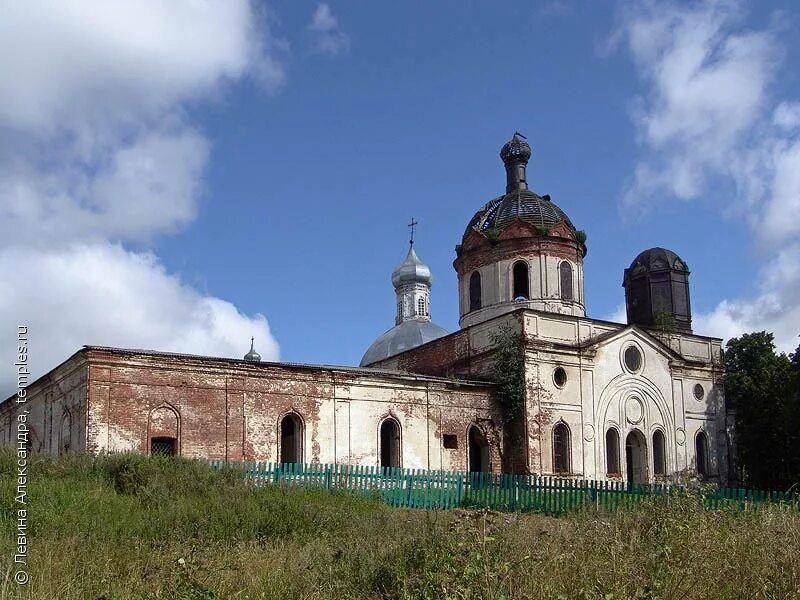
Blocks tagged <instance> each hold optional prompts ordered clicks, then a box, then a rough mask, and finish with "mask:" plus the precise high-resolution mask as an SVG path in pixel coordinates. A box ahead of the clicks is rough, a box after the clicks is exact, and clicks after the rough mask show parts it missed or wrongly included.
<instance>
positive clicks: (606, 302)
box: [0, 0, 800, 370]
mask: <svg viewBox="0 0 800 600" xmlns="http://www.w3.org/2000/svg"><path fill="white" fill-rule="evenodd" d="M108 4H109V5H114V4H115V3H113V2H112V3H108ZM95 8H96V7H93V6H92V5H91V3H88V2H87V3H85V4H84V3H81V2H76V3H75V5H74V7H72V8H69V9H65V8H63V7H58V8H56V7H55V6H54V7H53V8H52V10H50V11H45V12H46V13H47V14H46V16H45V17H44V18H42V17H41V15H40V16H39V17H40V18H36V15H31V14H30V13H29V12H28V13H26V11H25V9H24V8H17V9H15V10H14V11H13V12H14V14H12V15H11V16H10V17H9V18H8V19H6V26H5V27H7V28H8V29H7V30H6V31H5V32H3V31H2V28H3V26H2V25H0V38H5V39H6V41H5V42H0V51H2V52H0V53H1V54H3V55H4V57H3V58H2V59H0V62H4V63H5V64H4V65H3V67H4V68H3V69H2V72H4V73H5V75H4V78H5V79H6V81H5V82H4V85H3V86H2V88H3V89H5V90H6V91H5V92H3V91H0V130H2V133H4V134H5V135H4V140H5V141H4V142H0V210H2V211H3V214H4V220H5V221H6V232H5V233H6V235H5V236H4V237H5V238H6V240H7V241H6V242H4V243H3V244H4V245H3V246H2V247H0V262H2V263H3V264H4V267H5V268H6V269H12V270H13V269H17V270H18V272H19V271H24V272H25V273H26V280H27V281H28V285H27V286H24V289H18V286H17V285H16V283H18V280H15V279H12V278H11V277H10V276H7V277H6V280H5V281H0V289H3V290H4V291H5V292H6V294H4V296H5V297H6V301H5V303H0V315H2V321H3V325H4V330H9V331H10V332H13V329H12V328H13V327H15V326H16V324H17V323H18V322H20V321H24V322H26V323H29V324H30V326H31V328H32V339H33V340H38V342H36V343H37V344H38V347H39V348H41V351H40V354H39V356H40V365H39V367H40V370H44V369H46V368H50V367H52V366H53V365H54V364H56V363H57V362H60V360H63V359H64V358H66V357H67V356H68V355H69V354H71V352H73V351H74V350H76V349H77V348H78V347H79V346H80V345H81V344H84V343H94V344H108V345H116V346H135V347H149V348H156V349H164V350H178V351H186V352H199V353H206V354H216V355H232V356H238V355H242V354H244V352H246V350H247V347H248V341H249V337H250V335H251V334H252V335H255V336H256V347H257V348H258V349H259V350H260V351H261V352H262V354H264V355H265V358H278V357H279V358H280V359H281V360H287V361H298V362H311V363H329V364H357V363H358V361H359V360H360V357H361V355H362V353H363V352H364V350H365V349H366V348H367V347H368V346H369V344H370V343H371V342H372V341H373V340H374V339H375V338H376V337H377V336H378V335H379V334H381V333H382V332H384V331H385V330H386V329H388V328H389V327H390V326H391V325H392V324H393V314H394V310H393V306H394V303H393V297H394V296H393V290H392V287H391V283H390V274H391V271H392V270H393V269H394V267H395V266H396V265H397V264H398V263H399V262H400V261H401V260H402V259H403V257H404V255H405V252H406V250H407V240H408V228H407V227H406V224H407V223H408V222H409V220H410V219H411V217H412V216H413V217H415V218H416V219H417V220H418V221H419V222H420V225H419V228H418V233H417V240H418V243H417V250H418V253H419V254H420V256H421V258H422V259H423V260H425V261H426V262H427V263H428V264H429V265H430V267H431V269H432V271H433V273H434V277H435V282H434V288H433V296H432V314H433V319H434V321H435V322H437V323H438V324H440V325H441V326H443V327H445V328H446V329H448V330H450V331H453V330H455V329H456V328H457V319H458V314H457V299H456V280H455V273H454V271H453V268H452V261H453V259H454V258H455V253H454V247H455V245H456V244H458V243H459V242H460V239H461V236H462V234H463V232H464V228H465V226H466V224H467V222H468V221H469V219H470V217H471V216H472V215H473V214H474V212H475V211H476V210H477V209H478V208H479V207H480V206H481V205H482V204H483V203H485V202H486V201H488V200H489V199H491V198H493V197H495V196H497V195H499V194H500V193H502V192H503V190H504V172H503V168H502V164H501V162H500V160H499V157H498V151H499V149H500V147H501V146H502V144H503V143H504V142H505V141H506V140H507V139H508V138H509V137H510V136H511V134H513V132H514V131H515V130H519V131H520V132H522V133H524V134H525V135H526V136H528V139H529V141H530V143H531V145H532V147H533V158H532V160H531V163H530V165H529V181H530V185H531V187H532V189H534V190H535V191H537V192H538V193H540V194H544V193H549V194H550V195H551V196H552V198H553V201H554V202H555V203H557V204H558V205H559V206H560V207H561V208H562V209H564V210H565V211H566V212H567V213H568V214H569V215H570V217H571V219H572V221H573V222H574V223H575V225H576V226H577V227H578V228H579V229H584V230H586V232H587V234H588V240H587V245H588V248H589V253H588V255H587V257H586V263H585V273H586V298H587V311H588V313H589V315H590V316H593V317H598V318H611V317H612V316H614V315H617V316H618V315H619V310H620V307H621V305H622V302H623V290H622V288H621V280H622V272H623V269H624V268H625V267H626V266H627V265H628V264H629V263H630V261H631V260H632V259H633V258H634V257H635V256H636V254H637V253H638V252H640V251H641V250H643V249H645V248H648V247H651V246H664V247H668V248H671V249H673V250H675V251H676V252H678V253H679V254H680V255H681V256H682V257H683V258H684V259H685V260H686V261H687V262H688V264H689V266H690V268H691V271H692V275H691V279H690V284H691V295H692V306H693V312H694V315H695V329H696V331H698V332H700V333H705V334H709V335H717V336H719V337H728V336H730V335H736V334H737V333H740V332H742V331H751V330H755V329H762V328H767V329H771V330H775V331H776V332H777V333H778V336H779V342H780V343H781V346H782V348H783V349H785V350H791V349H794V347H796V346H797V334H798V332H800V310H799V309H798V307H797V304H796V301H795V298H796V297H797V295H796V293H797V291H798V290H800V272H798V271H800V264H799V263H800V248H798V245H797V241H796V239H797V233H798V231H800V217H798V214H800V180H799V178H800V175H798V173H800V133H799V132H798V130H799V129H800V104H798V100H800V81H799V80H798V72H797V70H796V69H793V68H791V65H796V64H797V63H798V58H799V57H800V47H798V41H797V39H796V36H793V35H792V32H793V31H796V29H797V25H798V23H797V21H798V18H800V14H798V11H797V8H796V5H795V4H794V3H791V2H758V3H746V2H733V1H723V0H718V1H709V2H705V3H681V2H675V3H670V2H659V3H648V2H591V3H589V2H568V1H566V0H563V1H559V2H538V3H533V2H508V3H502V4H498V3H463V2H439V3H428V2H404V3H353V2H350V3H344V2H342V3H339V2H329V3H327V4H320V3H311V2H308V3H307V2H290V1H288V0H287V1H279V2H270V3H269V4H267V5H263V4H260V3H259V4H257V5H256V4H253V5H251V4H248V3H247V2H245V1H243V0H242V1H240V2H230V3H218V4H213V5H211V4H209V5H207V6H205V7H202V6H201V7H200V8H198V7H197V6H194V7H192V6H191V5H190V4H189V3H186V4H184V3H181V2H174V3H167V4H166V5H165V4H161V3H158V2H155V1H153V2H142V3H140V4H137V5H136V6H135V7H134V6H127V7H125V8H123V5H122V4H121V5H118V6H111V7H110V8H108V9H104V10H101V11H98V10H95ZM90 9H92V10H90ZM98 13H99V14H98ZM120 13H122V14H120ZM123 24H125V26H124V27H123ZM21 29H24V30H25V31H27V32H28V34H27V35H26V36H25V37H24V38H23V37H22V36H21V35H19V34H13V31H20V30H21ZM3 33H5V34H6V35H5V36H4V35H2V34H3ZM9 36H10V39H9ZM4 44H5V45H6V46H7V47H3V45H4ZM55 69H58V72H57V73H55V74H54V73H50V72H49V70H53V71H54V72H55ZM54 78H55V83H54V82H53V79H54ZM10 86H11V87H13V88H14V89H15V90H16V91H13V92H11V91H8V89H9V87H10ZM20 231H25V232H26V233H27V234H28V235H20ZM15 232H16V233H15ZM7 272H8V271H7ZM2 286H4V287H2ZM0 302H1V301H0ZM12 334H13V333H9V334H8V336H10V335H12Z"/></svg>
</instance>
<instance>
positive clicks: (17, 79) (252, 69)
mask: <svg viewBox="0 0 800 600" xmlns="http://www.w3.org/2000/svg"><path fill="white" fill-rule="evenodd" d="M259 25H260V27H259ZM261 29H263V24H260V23H259V22H258V20H257V18H256V15H255V13H254V11H253V8H252V7H251V5H250V3H249V2H247V1H246V0H230V1H226V2H204V3H198V2H193V1H191V0H170V1H168V2H165V1H162V0H140V1H137V2H127V1H125V0H106V1H104V2H96V1H93V0H73V1H70V2H54V3H48V4H47V5H46V7H43V6H42V5H38V8H37V5H31V4H29V3H14V2H9V3H4V5H3V19H0V73H4V74H5V75H4V79H5V81H4V82H3V85H2V86H0V124H3V125H5V126H9V127H12V128H22V129H25V130H27V131H39V130H44V131H45V132H49V131H51V130H52V129H67V130H75V129H82V128H88V129H94V128H96V127H97V126H98V125H100V124H103V123H107V122H108V121H115V122H116V121H121V122H124V121H125V120H127V119H134V120H136V119H140V118H142V117H143V116H154V115H160V114H161V113H163V112H164V111H165V110H170V109H172V108H174V106H175V104H176V103H179V102H181V101H183V100H186V99H188V98H192V97H197V96H198V95H201V94H204V93H208V92H209V91H213V90H214V89H215V88H216V87H217V86H218V85H219V84H220V83H222V82H224V81H226V80H233V79H236V78H239V77H241V76H243V75H246V74H251V73H260V74H262V76H263V77H264V80H265V83H267V84H268V85H277V84H279V83H280V82H281V81H282V79H283V69H282V67H281V65H280V63H279V62H277V61H276V60H274V59H273V58H272V57H271V56H270V55H269V54H268V53H267V52H266V50H267V49H268V48H269V44H268V43H267V42H265V41H264V38H263V37H262V34H261Z"/></svg>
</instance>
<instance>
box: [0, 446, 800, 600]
mask: <svg viewBox="0 0 800 600" xmlns="http://www.w3.org/2000/svg"><path fill="white" fill-rule="evenodd" d="M14 463H15V459H14V457H13V455H11V454H8V453H3V454H0V470H1V471H2V472H3V473H4V474H5V475H8V474H10V473H13V472H14V470H15V469H14ZM29 475H30V483H29V486H30V487H29V491H30V496H29V501H30V504H29V507H28V508H29V518H30V525H31V529H30V531H29V533H30V546H29V548H30V559H31V569H30V572H31V576H32V580H31V583H30V584H29V586H28V587H27V588H24V589H22V588H18V587H17V586H16V584H15V583H13V580H12V579H11V577H10V576H9V574H10V573H9V571H8V569H9V568H10V565H9V563H8V562H7V565H9V566H7V567H6V568H7V574H6V577H5V578H4V581H3V583H2V584H0V597H4V598H5V597H12V598H43V599H48V600H49V599H50V598H59V599H65V600H72V599H79V598H80V599H84V598H107V599H111V598H114V599H119V600H123V599H128V598H191V599H211V598H229V597H241V598H248V597H249V598H266V599H270V598H286V599H290V598H302V597H314V598H320V599H327V598H330V599H334V598H335V599H339V598H342V599H356V598H369V599H373V598H374V599H378V598H385V599H405V598H409V599H410V598H453V599H461V598H473V599H478V598H480V599H494V600H500V599H505V600H517V599H519V600H522V599H532V598H797V597H798V591H797V589H798V586H797V585H796V580H795V579H793V578H794V577H796V575H794V574H796V573H799V572H800V516H798V514H797V512H796V511H790V510H786V509H781V508H778V507H774V506H769V505H765V506H764V507H763V508H762V509H760V510H759V511H757V512H738V511H717V512H709V511H706V510H704V509H703V508H702V494H703V493H704V492H703V490H699V491H697V492H676V493H674V494H672V495H670V496H667V497H652V498H649V499H647V500H644V501H643V502H642V503H641V504H640V506H639V507H638V508H637V509H636V510H632V511H629V512H618V513H605V512H602V511H594V510H593V511H586V512H578V513H573V514H570V515H567V516H565V517H561V518H551V517H543V516H540V515H534V514H508V513H497V512H493V511H488V510H482V511H474V510H454V511H449V512H437V511H414V510H403V509H391V508H388V507H386V506H384V505H383V504H381V503H380V502H379V501H377V500H373V499H369V498H364V497H358V496H353V495H350V494H346V493H330V492H324V491H321V490H303V489H287V488H282V487H265V488H253V487H251V486H249V485H248V484H247V483H246V482H245V481H244V478H243V477H242V473H241V472H240V471H237V470H233V469H232V470H227V471H221V472H220V471H214V470H213V469H211V468H210V467H209V466H208V465H207V464H206V463H203V462H200V461H189V460H181V459H170V458H158V457H154V458H146V457H141V456H134V455H117V456H99V457H92V456H87V455H83V456H81V455H73V456H65V457H62V458H58V459H52V458H47V457H42V456H34V457H32V458H31V461H30V464H29ZM2 485H3V493H2V504H0V506H2V512H1V513H0V515H1V516H0V521H2V528H3V531H4V535H3V538H2V539H3V551H4V552H5V556H7V557H10V556H11V555H13V553H14V548H13V541H14V540H13V533H14V531H15V527H16V521H15V517H16V514H15V512H14V511H15V509H16V506H15V505H14V503H13V492H14V490H15V481H13V480H12V478H11V477H10V476H6V477H4V478H3V484H2ZM9 499H10V500H9Z"/></svg>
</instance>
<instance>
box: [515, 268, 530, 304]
mask: <svg viewBox="0 0 800 600" xmlns="http://www.w3.org/2000/svg"><path fill="white" fill-rule="evenodd" d="M530 297H531V292H530V285H529V282H528V263H526V262H523V261H519V262H517V263H516V264H514V295H513V299H514V300H517V299H524V300H528V299H529V298H530Z"/></svg>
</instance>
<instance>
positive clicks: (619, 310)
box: [601, 302, 628, 323]
mask: <svg viewBox="0 0 800 600" xmlns="http://www.w3.org/2000/svg"><path fill="white" fill-rule="evenodd" d="M601 318H602V319H603V320H604V321H611V322H612V323H627V322H628V312H627V310H626V309H625V303H624V302H623V303H622V304H618V305H617V307H616V308H615V309H614V312H612V313H611V314H608V315H605V316H603V317H601Z"/></svg>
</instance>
